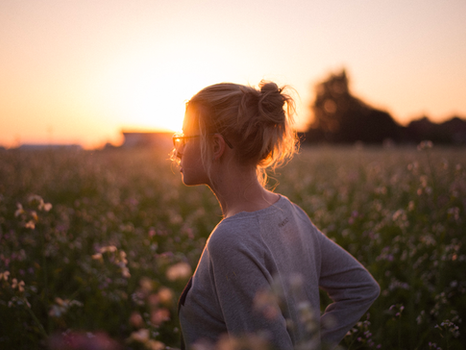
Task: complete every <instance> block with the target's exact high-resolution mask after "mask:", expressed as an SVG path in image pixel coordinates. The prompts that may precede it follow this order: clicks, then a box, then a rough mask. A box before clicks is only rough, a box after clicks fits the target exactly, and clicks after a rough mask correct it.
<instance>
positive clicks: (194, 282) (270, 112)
mask: <svg viewBox="0 0 466 350" xmlns="http://www.w3.org/2000/svg"><path fill="white" fill-rule="evenodd" d="M293 106H294V105H293V100H292V99H291V97H290V96H289V95H287V94H285V93H284V92H283V91H282V89H279V88H278V87H277V85H276V84H274V83H270V82H269V83H264V82H262V83H261V85H260V86H259V89H255V88H253V87H248V86H243V85H237V84H231V83H222V84H217V85H212V86H208V87H206V88H204V89H203V90H201V91H200V92H199V93H197V94H196V95H195V96H194V97H193V98H192V99H191V100H190V101H189V102H188V103H187V106H186V114H185V119H184V123H183V135H175V136H174V138H173V141H174V144H175V153H174V154H175V156H176V158H177V159H178V161H179V163H180V172H181V174H182V179H183V182H184V184H186V185H188V186H194V185H207V186H209V188H210V189H211V190H212V191H213V193H214V194H215V195H216V197H217V199H218V202H219V204H220V206H221V209H222V213H223V219H222V220H221V221H220V223H219V224H218V225H217V226H216V227H215V229H214V230H213V232H212V233H211V235H210V237H209V239H208V241H207V244H206V247H205V249H204V251H203V253H202V256H201V258H200V260H199V263H198V266H197V268H196V271H195V273H194V275H193V277H192V278H191V280H190V281H189V283H188V285H187V287H186V288H185V291H184V292H183V295H182V296H181V298H180V303H179V317H180V324H181V330H182V336H183V338H184V344H183V345H182V347H187V348H191V347H192V346H193V345H195V344H196V343H200V342H210V343H212V344H215V343H216V342H218V341H219V339H221V337H222V336H224V335H225V334H226V335H228V336H229V337H241V336H248V335H249V336H251V335H254V336H255V337H256V338H257V337H258V336H260V337H262V339H266V340H267V341H268V343H269V344H270V345H271V347H273V348H276V349H293V348H294V347H296V346H297V345H299V344H301V345H303V344H304V342H305V341H309V342H312V341H314V343H312V346H314V345H315V346H320V342H321V341H322V342H323V343H329V344H333V345H337V344H338V342H340V340H341V339H342V338H343V337H344V336H345V334H346V333H347V331H348V330H349V329H350V328H351V327H352V326H353V325H354V324H355V323H356V322H357V321H358V320H359V318H360V317H361V316H362V315H363V314H364V312H366V311H367V309H368V308H369V306H370V305H371V304H372V302H373V301H374V300H375V299H376V298H377V296H378V295H379V286H378V284H377V283H376V282H375V281H374V279H373V278H372V276H371V275H370V274H369V273H368V271H367V270H366V269H365V268H364V267H363V266H362V265H361V264H360V263H359V262H357V261H356V260H355V259H354V258H353V257H352V256H351V255H350V254H348V253H347V252H346V251H344V250H343V249H342V248H341V247H339V246H338V245H336V244H335V243H333V242H332V241H331V240H329V239H328V238H326V237H325V236H324V235H323V234H322V233H321V232H320V231H319V230H318V229H317V228H316V227H315V226H314V225H313V224H312V223H311V221H310V219H309V217H308V216H307V215H306V214H305V213H304V212H303V210H302V209H300V208H299V207H298V206H297V205H295V204H293V203H291V202H290V201H289V200H288V198H286V197H284V196H282V195H279V194H277V193H274V192H271V191H269V190H267V189H266V188H265V187H264V185H265V180H266V175H265V170H266V169H267V168H272V169H274V168H275V167H276V166H278V165H281V164H283V163H284V162H285V161H286V160H288V159H290V158H291V156H292V155H293V153H294V152H295V150H296V134H295V133H294V132H293V131H292V129H291V122H292V116H291V113H292V112H293ZM296 281H299V282H300V283H299V285H298V284H297V282H296ZM297 285H298V287H299V288H298V287H297ZM319 287H320V288H322V289H323V290H325V291H326V292H327V293H328V295H329V296H330V298H331V299H332V300H333V303H332V304H330V305H329V306H328V307H327V308H326V310H325V312H324V313H323V315H321V316H317V317H315V323H316V324H317V331H316V332H315V333H316V334H317V343H319V344H317V343H316V342H315V337H314V338H310V332H311V330H312V329H311V328H312V327H311V328H309V323H307V324H306V322H303V315H304V314H303V305H309V309H310V310H311V311H312V312H313V313H314V315H319V313H320V301H319ZM298 289H299V291H298V292H297V290H298ZM277 290H278V294H279V295H280V296H281V300H279V299H278V298H273V297H270V296H271V295H273V294H272V292H273V291H275V292H276V291H277ZM267 296H269V297H267ZM303 302H305V303H307V304H303ZM314 335H315V334H314ZM307 344H308V345H309V344H311V343H307ZM308 348H309V347H308Z"/></svg>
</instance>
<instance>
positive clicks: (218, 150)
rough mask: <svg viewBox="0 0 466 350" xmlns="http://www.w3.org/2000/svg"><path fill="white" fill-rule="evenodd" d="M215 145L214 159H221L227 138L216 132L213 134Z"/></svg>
mask: <svg viewBox="0 0 466 350" xmlns="http://www.w3.org/2000/svg"><path fill="white" fill-rule="evenodd" d="M213 145H214V154H213V156H214V159H213V160H214V161H215V160H219V159H220V158H221V157H222V155H223V153H224V152H225V147H226V144H225V140H224V139H223V137H222V135H220V134H214V135H213Z"/></svg>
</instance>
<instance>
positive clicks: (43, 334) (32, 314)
mask: <svg viewBox="0 0 466 350" xmlns="http://www.w3.org/2000/svg"><path fill="white" fill-rule="evenodd" d="M23 300H24V302H25V304H26V310H28V312H29V314H30V315H31V317H32V319H33V320H34V322H35V323H36V325H37V327H39V331H40V333H41V334H42V336H43V337H44V338H47V337H48V334H47V332H46V331H45V329H44V326H42V323H40V321H39V319H38V318H37V316H36V314H35V313H34V312H33V311H32V310H31V308H30V307H29V306H28V305H29V303H28V301H27V299H26V297H23Z"/></svg>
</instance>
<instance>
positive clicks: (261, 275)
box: [208, 234, 293, 350]
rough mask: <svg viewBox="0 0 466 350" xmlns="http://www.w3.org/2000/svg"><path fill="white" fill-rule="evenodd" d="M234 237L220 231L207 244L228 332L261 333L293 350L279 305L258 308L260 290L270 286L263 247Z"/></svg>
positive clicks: (276, 343)
mask: <svg viewBox="0 0 466 350" xmlns="http://www.w3.org/2000/svg"><path fill="white" fill-rule="evenodd" d="M232 237H234V235H228V234H223V235H221V234H217V235H216V236H215V237H213V238H212V239H211V240H210V241H209V244H208V254H209V258H210V264H211V271H212V274H213V280H214V288H215V291H216V295H217V301H218V303H219V305H220V308H221V312H222V314H223V319H224V322H225V324H226V328H227V330H228V333H229V335H233V336H241V335H245V334H252V333H254V334H256V335H257V334H262V335H264V336H265V337H266V338H267V340H268V341H270V342H271V344H272V345H273V347H274V348H276V349H279V350H281V349H290V350H291V349H293V344H292V340H291V338H290V335H289V333H288V331H287V329H286V322H285V319H284V317H283V315H282V314H281V313H280V311H279V307H278V305H275V307H272V308H269V309H268V311H269V312H268V313H267V314H264V312H263V310H260V309H259V308H258V307H257V306H258V305H257V301H258V297H259V296H260V295H261V294H260V293H267V292H270V289H271V287H270V282H271V276H270V274H269V272H268V271H267V269H266V267H265V264H264V261H263V256H262V254H261V252H260V250H261V248H260V247H258V246H257V245H254V244H251V242H244V241H241V240H238V239H232ZM263 295H264V294H263ZM274 310H276V311H277V312H274Z"/></svg>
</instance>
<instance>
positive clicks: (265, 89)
mask: <svg viewBox="0 0 466 350" xmlns="http://www.w3.org/2000/svg"><path fill="white" fill-rule="evenodd" d="M259 87H260V88H261V93H262V94H268V93H274V92H276V93H279V94H281V92H282V89H280V88H279V87H278V85H277V84H275V83H274V82H267V81H261V83H260V84H259Z"/></svg>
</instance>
